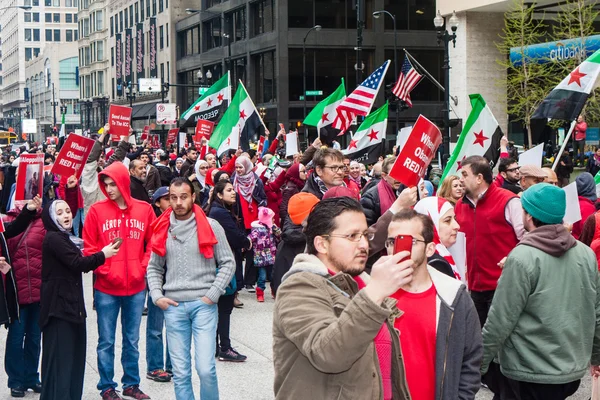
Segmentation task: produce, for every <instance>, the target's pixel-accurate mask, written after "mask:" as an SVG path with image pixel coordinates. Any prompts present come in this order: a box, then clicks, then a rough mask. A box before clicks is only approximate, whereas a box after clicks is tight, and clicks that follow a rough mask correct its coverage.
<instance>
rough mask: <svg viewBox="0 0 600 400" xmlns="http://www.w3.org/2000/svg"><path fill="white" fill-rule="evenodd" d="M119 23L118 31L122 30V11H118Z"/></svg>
mask: <svg viewBox="0 0 600 400" xmlns="http://www.w3.org/2000/svg"><path fill="white" fill-rule="evenodd" d="M119 24H120V25H121V28H119V32H123V11H119Z"/></svg>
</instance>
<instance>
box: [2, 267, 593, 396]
mask: <svg viewBox="0 0 600 400" xmlns="http://www.w3.org/2000/svg"><path fill="white" fill-rule="evenodd" d="M84 286H85V296H86V305H87V310H88V319H87V331H88V332H87V335H88V346H87V365H86V371H85V372H86V374H85V387H84V393H83V399H85V400H98V399H100V395H99V392H98V391H97V390H96V384H97V383H98V369H97V363H96V345H97V343H98V330H97V327H96V313H95V311H93V310H92V279H91V274H85V275H84ZM240 299H241V300H242V301H243V302H244V308H243V309H234V311H233V314H232V316H231V341H232V345H233V347H234V348H236V349H237V350H238V351H239V352H240V353H242V354H244V355H246V356H248V361H246V362H245V363H224V362H219V361H217V374H218V377H219V390H220V397H221V400H270V399H273V375H274V372H273V359H272V345H273V338H272V333H271V327H272V321H273V320H272V315H273V304H274V300H273V299H272V298H271V296H270V294H267V296H265V303H263V304H259V303H257V302H256V297H255V296H254V294H253V293H248V292H246V291H242V292H241V293H240ZM120 331H121V328H120V324H119V326H118V327H117V340H116V346H115V347H116V349H115V359H116V362H115V381H116V382H118V383H120V382H119V381H120V378H121V376H122V374H123V370H122V368H121V363H120V357H121V334H120ZM5 343H6V330H5V329H0V360H2V363H0V364H1V365H2V368H0V400H9V399H12V397H10V391H9V390H8V388H7V387H6V373H5V372H4V368H3V365H4V364H3V362H4V346H5ZM145 354H146V317H142V326H141V330H140V374H141V384H140V387H141V389H142V390H143V391H144V392H145V393H147V394H148V395H149V396H150V397H151V398H152V399H154V400H171V399H175V394H174V391H173V383H172V382H169V383H157V382H154V381H151V380H149V379H146V358H145ZM192 365H193V364H192ZM192 375H193V385H194V392H195V393H196V399H197V400H199V392H200V383H199V380H198V376H197V374H196V372H195V371H193V374H192ZM119 390H121V388H120V387H119ZM590 393H591V389H590V379H589V378H587V377H586V378H584V380H583V382H582V385H581V387H580V389H579V391H578V392H577V394H576V395H575V396H573V397H571V398H572V399H575V400H587V399H589V397H590ZM38 398H39V395H37V394H35V393H33V392H31V391H30V392H28V393H27V394H26V395H25V399H38ZM476 399H477V400H492V394H491V393H490V392H489V391H488V390H487V389H483V388H482V390H481V391H480V392H479V393H478V394H477V397H476Z"/></svg>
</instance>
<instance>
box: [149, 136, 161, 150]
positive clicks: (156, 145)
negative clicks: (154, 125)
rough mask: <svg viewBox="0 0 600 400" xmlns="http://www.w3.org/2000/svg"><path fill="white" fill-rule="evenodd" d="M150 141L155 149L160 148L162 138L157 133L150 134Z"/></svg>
mask: <svg viewBox="0 0 600 400" xmlns="http://www.w3.org/2000/svg"><path fill="white" fill-rule="evenodd" d="M150 143H151V146H152V148H153V149H160V138H159V136H158V135H157V134H152V135H150Z"/></svg>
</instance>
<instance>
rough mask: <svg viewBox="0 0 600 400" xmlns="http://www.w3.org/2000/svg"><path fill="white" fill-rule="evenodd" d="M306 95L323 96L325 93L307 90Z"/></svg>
mask: <svg viewBox="0 0 600 400" xmlns="http://www.w3.org/2000/svg"><path fill="white" fill-rule="evenodd" d="M306 95H307V96H323V91H322V90H307V91H306Z"/></svg>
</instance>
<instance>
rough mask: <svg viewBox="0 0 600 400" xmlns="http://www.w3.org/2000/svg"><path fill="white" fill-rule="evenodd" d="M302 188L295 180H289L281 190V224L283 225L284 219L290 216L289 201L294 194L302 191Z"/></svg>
mask: <svg viewBox="0 0 600 400" xmlns="http://www.w3.org/2000/svg"><path fill="white" fill-rule="evenodd" d="M300 190H302V188H301V187H298V185H296V184H295V183H294V182H292V181H288V183H286V184H285V186H284V187H283V189H282V191H281V203H279V220H280V221H282V222H281V226H283V221H285V219H286V218H287V217H288V216H289V214H288V203H289V202H290V199H291V198H292V196H293V195H295V194H297V193H300Z"/></svg>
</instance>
